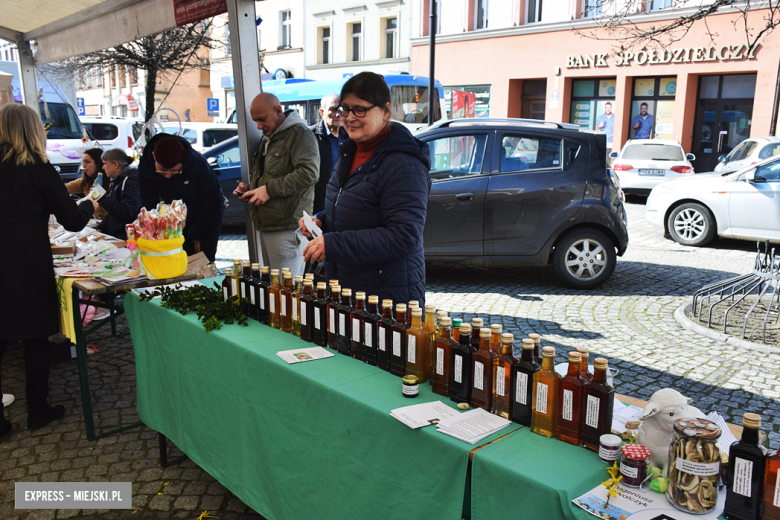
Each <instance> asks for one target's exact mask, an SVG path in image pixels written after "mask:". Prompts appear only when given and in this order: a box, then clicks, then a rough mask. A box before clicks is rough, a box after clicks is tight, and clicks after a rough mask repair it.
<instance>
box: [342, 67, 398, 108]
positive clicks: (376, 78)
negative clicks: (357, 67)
mask: <svg viewBox="0 0 780 520" xmlns="http://www.w3.org/2000/svg"><path fill="white" fill-rule="evenodd" d="M349 94H352V95H353V96H355V97H359V98H360V99H364V100H366V101H368V102H369V103H371V104H372V105H376V106H378V107H382V108H384V107H385V106H386V105H387V103H390V99H391V98H390V88H389V87H388V86H387V83H386V82H385V77H384V76H382V75H381V74H375V73H373V72H361V73H360V74H355V75H354V76H352V77H351V78H349V80H348V81H347V82H346V83H344V86H343V87H341V100H342V101H344V97H345V96H347V95H349Z"/></svg>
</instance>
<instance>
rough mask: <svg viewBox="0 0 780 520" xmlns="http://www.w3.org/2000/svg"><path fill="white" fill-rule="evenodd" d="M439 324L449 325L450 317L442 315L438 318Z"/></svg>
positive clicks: (450, 322) (450, 323) (450, 324)
mask: <svg viewBox="0 0 780 520" xmlns="http://www.w3.org/2000/svg"><path fill="white" fill-rule="evenodd" d="M439 325H440V326H442V327H451V326H452V318H450V317H449V316H444V317H443V318H439Z"/></svg>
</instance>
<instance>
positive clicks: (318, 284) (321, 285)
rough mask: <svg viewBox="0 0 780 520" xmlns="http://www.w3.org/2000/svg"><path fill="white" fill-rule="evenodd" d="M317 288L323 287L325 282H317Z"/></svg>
mask: <svg viewBox="0 0 780 520" xmlns="http://www.w3.org/2000/svg"><path fill="white" fill-rule="evenodd" d="M317 289H325V282H317Z"/></svg>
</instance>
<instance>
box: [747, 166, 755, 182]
mask: <svg viewBox="0 0 780 520" xmlns="http://www.w3.org/2000/svg"><path fill="white" fill-rule="evenodd" d="M745 180H746V181H748V182H750V183H753V182H756V169H755V168H751V169H750V170H748V171H746V172H745Z"/></svg>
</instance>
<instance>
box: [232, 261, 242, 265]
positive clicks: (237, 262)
mask: <svg viewBox="0 0 780 520" xmlns="http://www.w3.org/2000/svg"><path fill="white" fill-rule="evenodd" d="M233 265H241V260H233Z"/></svg>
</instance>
